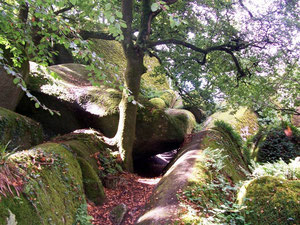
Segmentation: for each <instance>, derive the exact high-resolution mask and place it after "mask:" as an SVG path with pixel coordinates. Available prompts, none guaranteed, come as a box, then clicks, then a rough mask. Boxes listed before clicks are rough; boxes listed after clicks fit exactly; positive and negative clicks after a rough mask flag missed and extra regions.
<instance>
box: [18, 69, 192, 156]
mask: <svg viewBox="0 0 300 225" xmlns="http://www.w3.org/2000/svg"><path fill="white" fill-rule="evenodd" d="M35 66H37V65H35ZM32 68H34V67H33V66H32ZM49 69H50V70H51V71H55V72H56V73H57V74H58V75H59V77H60V78H59V79H54V78H53V77H52V76H51V74H49V72H47V70H45V69H43V68H42V73H40V72H39V70H38V69H36V71H35V72H34V74H33V75H32V77H31V79H32V81H31V82H30V85H29V87H30V88H31V89H32V90H34V91H33V94H34V95H36V96H37V97H39V98H40V100H41V101H42V102H43V103H45V104H46V105H48V107H50V108H52V109H55V110H58V111H60V113H61V116H58V115H53V116H51V115H50V114H49V113H48V112H46V111H44V110H42V109H36V108H35V107H34V105H33V104H32V103H31V102H30V101H29V100H28V99H26V98H24V99H23V100H22V102H21V104H20V105H19V106H18V110H19V112H20V113H22V114H24V115H30V116H31V117H32V118H34V119H35V120H37V121H40V122H41V123H42V124H43V127H44V128H45V130H46V132H47V134H48V135H50V136H51V135H53V134H55V133H60V134H65V133H69V132H72V131H73V130H76V129H82V128H86V127H91V128H95V129H97V130H100V131H101V132H102V133H103V134H104V135H105V136H107V137H113V136H114V135H115V133H116V131H117V127H118V118H119V115H118V111H119V107H118V105H119V102H120V100H121V92H120V91H118V90H117V89H113V88H110V87H107V86H105V85H101V84H100V87H98V86H92V85H91V83H90V81H89V75H88V74H89V71H88V70H87V69H86V68H85V66H83V65H80V64H64V65H56V66H51V67H49ZM139 101H140V103H141V104H142V106H143V107H140V108H139V109H138V117H137V132H136V141H135V145H134V153H133V154H134V155H135V156H136V157H140V156H141V155H142V154H144V153H146V154H147V155H154V154H157V153H160V152H163V151H168V150H173V149H174V148H177V147H178V146H179V144H180V143H181V142H182V141H183V139H184V136H185V135H186V134H188V133H190V132H191V129H192V126H193V124H194V122H193V121H194V119H193V117H192V116H191V115H190V114H189V113H188V112H185V113H182V112H183V111H182V112H181V113H174V111H166V112H164V111H163V110H162V109H159V108H158V107H156V106H155V105H154V104H151V103H150V102H149V101H148V100H147V99H146V98H144V97H143V96H141V97H140V100H139ZM49 121H51V122H49Z"/></svg>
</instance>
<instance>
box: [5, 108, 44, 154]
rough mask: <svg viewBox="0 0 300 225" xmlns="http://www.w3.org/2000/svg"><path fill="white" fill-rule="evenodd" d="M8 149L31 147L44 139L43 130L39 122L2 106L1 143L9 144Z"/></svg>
mask: <svg viewBox="0 0 300 225" xmlns="http://www.w3.org/2000/svg"><path fill="white" fill-rule="evenodd" d="M9 141H11V144H10V145H9V146H8V150H12V149H14V148H16V147H19V149H25V148H29V147H31V146H34V145H37V144H39V143H41V142H42V141H43V131H42V127H41V125H40V124H39V123H37V122H35V121H33V120H31V119H29V118H27V117H25V116H22V115H20V114H17V113H15V112H12V111H10V110H7V109H4V108H1V107H0V143H1V144H2V145H5V144H7V143H8V142H9Z"/></svg>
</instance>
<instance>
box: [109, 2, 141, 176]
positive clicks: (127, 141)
mask: <svg viewBox="0 0 300 225" xmlns="http://www.w3.org/2000/svg"><path fill="white" fill-rule="evenodd" d="M132 12H133V1H132V0H122V13H123V20H124V21H125V22H126V25H127V27H126V28H124V29H123V30H122V31H123V34H124V40H123V41H122V47H123V50H124V53H125V57H126V61H127V66H126V71H125V74H124V80H125V83H124V87H125V88H124V90H123V95H122V100H121V102H120V105H119V110H120V119H119V125H118V131H117V133H116V136H115V137H114V139H115V140H116V141H117V144H118V148H119V152H120V155H121V158H122V160H123V163H124V167H125V169H126V170H127V171H130V172H133V157H132V149H133V144H134V140H135V127H136V115H137V103H136V102H137V101H138V95H139V92H140V83H141V77H142V75H143V74H144V73H145V72H146V67H145V66H144V52H143V50H142V49H141V48H140V47H138V46H135V45H134V43H133V40H132V28H131V24H132ZM128 92H129V93H128ZM129 96H132V97H134V101H131V102H129V98H128V97H129Z"/></svg>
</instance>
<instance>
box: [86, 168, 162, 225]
mask: <svg viewBox="0 0 300 225" xmlns="http://www.w3.org/2000/svg"><path fill="white" fill-rule="evenodd" d="M118 180H119V182H118V184H117V186H116V188H114V189H108V188H105V194H106V196H107V200H106V202H105V203H104V204H103V205H102V206H95V205H94V204H93V203H92V202H89V203H88V212H89V215H91V216H93V218H94V219H93V220H92V223H93V224H95V225H111V224H112V222H111V220H110V218H109V217H110V212H111V210H112V209H113V208H114V207H115V206H117V205H120V204H121V203H124V204H125V205H126V206H127V210H128V211H127V213H126V215H125V218H124V220H123V222H122V224H121V225H130V224H134V222H135V221H136V220H137V218H138V216H139V215H140V214H141V213H143V209H144V206H145V204H146V203H147V200H148V199H149V197H150V195H151V194H152V191H153V189H154V187H155V186H156V185H157V183H158V182H159V180H160V177H158V178H143V177H140V176H137V175H135V174H130V173H123V174H121V176H120V177H119V178H118Z"/></svg>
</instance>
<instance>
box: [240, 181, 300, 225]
mask: <svg viewBox="0 0 300 225" xmlns="http://www.w3.org/2000/svg"><path fill="white" fill-rule="evenodd" d="M299 193H300V181H299V180H284V179H280V178H277V177H271V176H264V177H259V178H256V179H254V180H252V181H250V182H248V183H247V184H246V185H244V186H243V188H242V189H241V191H240V193H239V203H240V204H241V205H245V206H247V208H246V209H245V217H246V222H247V223H250V224H253V225H256V224H257V225H260V224H278V225H280V224H282V225H288V224H291V225H292V224H299V223H300V204H299V202H300V196H299Z"/></svg>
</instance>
